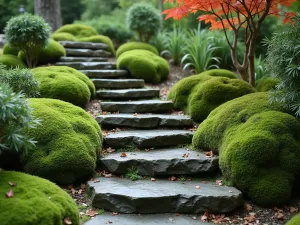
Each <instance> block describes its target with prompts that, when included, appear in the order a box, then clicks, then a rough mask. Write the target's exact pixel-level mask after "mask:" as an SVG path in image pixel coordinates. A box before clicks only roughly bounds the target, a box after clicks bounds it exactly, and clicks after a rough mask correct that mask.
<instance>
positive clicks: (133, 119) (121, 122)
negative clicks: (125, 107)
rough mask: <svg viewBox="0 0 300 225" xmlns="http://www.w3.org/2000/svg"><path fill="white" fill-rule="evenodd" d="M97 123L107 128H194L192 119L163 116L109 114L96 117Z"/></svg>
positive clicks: (181, 116)
mask: <svg viewBox="0 0 300 225" xmlns="http://www.w3.org/2000/svg"><path fill="white" fill-rule="evenodd" d="M96 120H97V122H98V123H99V124H100V125H101V126H105V127H131V128H148V129H151V128H157V127H187V126H192V125H193V122H192V120H191V118H190V117H188V116H183V115H163V114H137V115H136V114H108V115H99V116H97V117H96Z"/></svg>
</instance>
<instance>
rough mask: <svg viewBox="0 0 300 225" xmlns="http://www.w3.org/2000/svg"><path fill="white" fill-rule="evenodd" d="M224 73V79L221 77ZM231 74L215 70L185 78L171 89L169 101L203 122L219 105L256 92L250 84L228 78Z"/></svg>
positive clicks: (176, 107)
mask: <svg viewBox="0 0 300 225" xmlns="http://www.w3.org/2000/svg"><path fill="white" fill-rule="evenodd" d="M223 73H224V74H225V76H224V77H222V76H221V75H222V74H223ZM207 74H213V75H214V76H215V77H212V76H208V75H207ZM230 74H231V72H230V71H227V70H221V71H218V70H213V71H206V72H204V73H201V74H198V75H194V76H190V77H187V78H184V79H182V80H180V81H179V82H178V83H176V84H175V85H174V86H173V87H172V88H171V90H170V93H169V95H168V99H169V100H172V101H173V103H174V108H175V109H177V110H182V111H185V113H187V114H189V115H190V116H191V118H192V119H193V120H194V121H196V122H202V121H203V120H205V119H206V117H207V116H208V115H209V113H210V112H211V111H212V110H214V109H215V108H216V107H218V106H219V105H221V104H223V103H225V102H227V101H230V100H232V99H234V98H238V97H240V96H243V95H246V94H249V93H253V92H255V89H254V88H253V87H252V86H251V85H249V84H248V83H246V82H244V81H241V80H238V79H229V78H227V77H226V76H229V75H230Z"/></svg>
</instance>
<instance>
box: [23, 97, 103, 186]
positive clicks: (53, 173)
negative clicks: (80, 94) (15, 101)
mask: <svg viewBox="0 0 300 225" xmlns="http://www.w3.org/2000/svg"><path fill="white" fill-rule="evenodd" d="M30 106H31V107H32V108H33V115H34V116H35V117H37V118H39V119H40V120H41V125H40V126H38V127H37V128H33V129H30V130H29V131H28V132H27V133H28V135H29V136H30V137H35V140H36V141H37V142H38V144H37V145H36V146H35V147H31V148H30V149H29V150H28V154H27V155H25V156H23V157H22V159H21V161H22V165H24V171H25V172H27V173H30V174H33V175H37V176H40V177H43V178H46V179H49V180H51V181H53V182H55V183H58V184H63V185H68V184H73V183H76V182H84V181H86V180H87V179H89V178H90V177H91V176H93V174H94V170H95V168H96V161H97V156H98V155H99V154H100V151H101V146H102V134H101V130H100V127H99V125H98V123H97V122H96V121H95V120H94V119H93V118H92V117H91V116H90V115H89V114H88V113H87V112H85V111H84V110H83V109H81V108H79V107H76V106H74V105H72V104H70V103H67V102H63V101H60V100H56V99H46V98H44V99H43V98H36V99H35V98H32V99H30Z"/></svg>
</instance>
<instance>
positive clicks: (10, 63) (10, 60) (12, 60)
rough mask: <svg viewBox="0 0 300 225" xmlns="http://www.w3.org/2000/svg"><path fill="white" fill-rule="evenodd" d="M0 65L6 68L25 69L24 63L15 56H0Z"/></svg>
mask: <svg viewBox="0 0 300 225" xmlns="http://www.w3.org/2000/svg"><path fill="white" fill-rule="evenodd" d="M0 63H2V64H4V65H5V66H6V67H7V68H16V67H19V68H26V65H25V64H24V62H23V61H22V60H21V59H20V58H18V57H17V56H15V55H1V56H0Z"/></svg>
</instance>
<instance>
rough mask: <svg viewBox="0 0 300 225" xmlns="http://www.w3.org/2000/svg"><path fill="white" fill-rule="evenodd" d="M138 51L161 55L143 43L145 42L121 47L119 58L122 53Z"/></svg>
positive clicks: (118, 53) (118, 51) (131, 43)
mask: <svg viewBox="0 0 300 225" xmlns="http://www.w3.org/2000/svg"><path fill="white" fill-rule="evenodd" d="M136 49H141V50H148V51H150V52H152V53H154V54H155V55H159V53H158V50H157V49H156V48H155V47H154V46H152V45H149V44H146V43H143V42H128V43H126V44H123V45H121V46H120V47H119V48H118V50H117V57H119V56H120V55H121V54H122V53H124V52H127V51H131V50H136Z"/></svg>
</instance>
